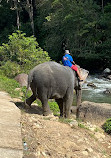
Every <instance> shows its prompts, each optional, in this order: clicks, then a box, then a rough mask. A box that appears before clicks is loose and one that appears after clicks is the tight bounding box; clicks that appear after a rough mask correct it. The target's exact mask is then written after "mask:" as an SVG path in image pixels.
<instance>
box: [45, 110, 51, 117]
mask: <svg viewBox="0 0 111 158" xmlns="http://www.w3.org/2000/svg"><path fill="white" fill-rule="evenodd" d="M52 114H53V113H52V112H51V111H50V110H48V111H43V116H49V115H52Z"/></svg>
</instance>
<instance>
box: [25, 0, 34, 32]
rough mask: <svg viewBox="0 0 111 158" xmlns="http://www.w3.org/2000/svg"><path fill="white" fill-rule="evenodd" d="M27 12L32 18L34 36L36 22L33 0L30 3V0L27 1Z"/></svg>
mask: <svg viewBox="0 0 111 158" xmlns="http://www.w3.org/2000/svg"><path fill="white" fill-rule="evenodd" d="M27 11H28V13H29V17H30V21H31V28H32V32H33V35H34V21H33V3H32V0H31V1H30V2H29V0H27Z"/></svg>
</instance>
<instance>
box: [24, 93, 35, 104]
mask: <svg viewBox="0 0 111 158" xmlns="http://www.w3.org/2000/svg"><path fill="white" fill-rule="evenodd" d="M35 100H36V96H35V95H34V94H33V95H32V96H31V97H30V98H28V99H26V101H25V104H26V105H27V104H28V105H29V106H30V107H31V104H32V102H34V101H35Z"/></svg>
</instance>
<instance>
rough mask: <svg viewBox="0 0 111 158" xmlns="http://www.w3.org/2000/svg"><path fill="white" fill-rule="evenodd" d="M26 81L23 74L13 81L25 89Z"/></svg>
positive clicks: (26, 76)
mask: <svg viewBox="0 0 111 158" xmlns="http://www.w3.org/2000/svg"><path fill="white" fill-rule="evenodd" d="M27 79H28V75H27V74H25V73H21V74H19V75H17V76H16V77H15V80H16V81H17V82H18V83H19V84H20V86H22V87H23V86H26V87H27Z"/></svg>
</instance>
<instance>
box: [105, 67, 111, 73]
mask: <svg viewBox="0 0 111 158" xmlns="http://www.w3.org/2000/svg"><path fill="white" fill-rule="evenodd" d="M103 73H105V74H106V73H111V70H110V69H109V68H106V69H105V70H104V71H103Z"/></svg>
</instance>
